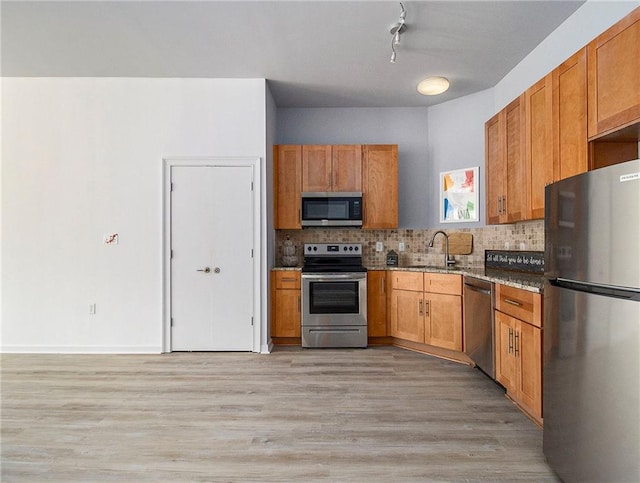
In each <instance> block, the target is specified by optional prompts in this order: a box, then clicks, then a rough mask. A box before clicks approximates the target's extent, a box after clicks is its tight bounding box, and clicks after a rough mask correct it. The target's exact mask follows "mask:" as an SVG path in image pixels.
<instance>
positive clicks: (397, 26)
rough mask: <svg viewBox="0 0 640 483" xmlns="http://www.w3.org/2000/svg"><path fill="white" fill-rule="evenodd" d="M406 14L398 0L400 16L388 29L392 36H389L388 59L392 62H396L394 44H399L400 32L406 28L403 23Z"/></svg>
mask: <svg viewBox="0 0 640 483" xmlns="http://www.w3.org/2000/svg"><path fill="white" fill-rule="evenodd" d="M406 16H407V11H406V10H405V9H404V5H402V2H400V18H399V19H398V21H397V22H396V23H394V24H393V25H392V26H391V29H389V33H390V34H391V35H392V36H393V37H391V60H390V62H391V63H392V64H395V63H396V45H400V34H401V33H403V32H404V31H405V30H406V29H407V25H406V24H405V23H404V20H405V18H406Z"/></svg>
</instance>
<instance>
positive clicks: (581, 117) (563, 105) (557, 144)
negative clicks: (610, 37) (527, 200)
mask: <svg viewBox="0 0 640 483" xmlns="http://www.w3.org/2000/svg"><path fill="white" fill-rule="evenodd" d="M552 77H553V157H554V160H555V174H554V176H553V179H552V180H551V181H558V180H561V179H565V178H568V177H570V176H574V175H576V174H580V173H585V172H586V171H587V170H588V169H589V164H588V162H589V161H588V155H587V154H588V143H587V49H586V47H585V48H582V49H580V50H579V51H578V52H576V53H575V54H573V55H572V56H571V57H569V58H568V59H567V60H566V61H564V62H563V63H562V64H560V65H559V66H558V67H557V68H556V69H555V70H554V71H553V72H552Z"/></svg>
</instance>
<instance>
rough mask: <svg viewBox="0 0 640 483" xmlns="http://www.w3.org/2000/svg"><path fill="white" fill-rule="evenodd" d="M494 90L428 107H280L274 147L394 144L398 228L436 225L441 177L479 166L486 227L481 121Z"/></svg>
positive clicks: (489, 112) (487, 114)
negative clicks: (444, 172) (396, 156)
mask: <svg viewBox="0 0 640 483" xmlns="http://www.w3.org/2000/svg"><path fill="white" fill-rule="evenodd" d="M493 106H494V98H493V93H492V90H491V89H489V90H486V91H483V92H480V93H477V94H473V95H471V96H467V97H463V98H460V99H456V100H454V101H450V102H447V103H443V104H439V105H437V106H432V107H429V108H384V109H382V108H364V109H362V108H349V109H341V108H331V109H278V121H277V122H278V130H277V139H278V144H357V143H363V144H364V143H389V144H398V149H399V210H400V213H399V227H400V228H433V227H436V226H441V225H440V223H439V214H438V213H439V212H438V208H439V205H440V201H439V189H440V187H439V173H440V172H441V171H446V170H449V169H458V168H467V167H473V166H479V167H480V185H481V186H480V187H481V190H480V203H479V204H480V216H481V219H480V220H481V222H478V223H462V224H460V223H458V224H451V223H447V224H446V226H447V227H449V228H452V227H454V226H457V227H460V228H461V227H471V226H482V225H483V224H484V123H485V121H486V120H487V119H488V118H489V117H491V115H492V113H493Z"/></svg>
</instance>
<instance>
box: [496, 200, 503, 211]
mask: <svg viewBox="0 0 640 483" xmlns="http://www.w3.org/2000/svg"><path fill="white" fill-rule="evenodd" d="M500 198H502V197H501V196H498V198H497V199H496V211H497V212H498V214H501V213H502V212H501V211H500Z"/></svg>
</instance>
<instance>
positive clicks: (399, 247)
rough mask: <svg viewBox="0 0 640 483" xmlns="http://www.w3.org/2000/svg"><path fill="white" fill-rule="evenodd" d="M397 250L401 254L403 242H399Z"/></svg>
mask: <svg viewBox="0 0 640 483" xmlns="http://www.w3.org/2000/svg"><path fill="white" fill-rule="evenodd" d="M398 250H399V251H401V252H403V251H404V242H403V241H401V242H400V243H398Z"/></svg>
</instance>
